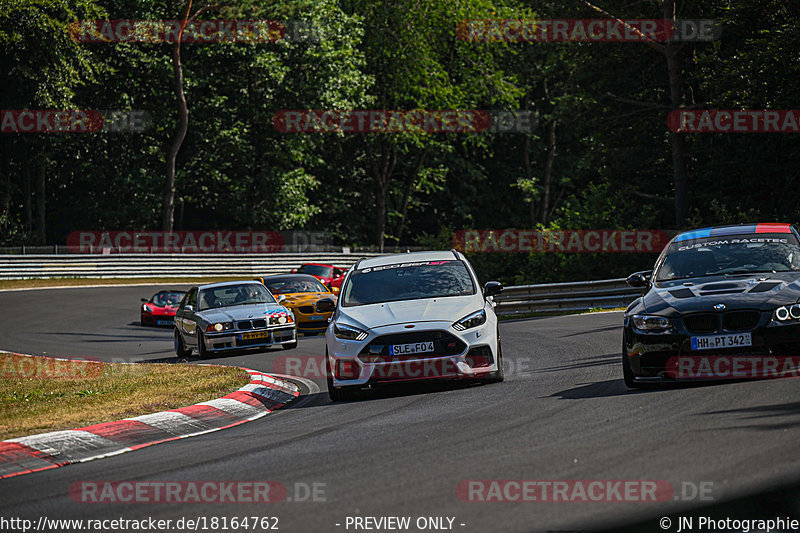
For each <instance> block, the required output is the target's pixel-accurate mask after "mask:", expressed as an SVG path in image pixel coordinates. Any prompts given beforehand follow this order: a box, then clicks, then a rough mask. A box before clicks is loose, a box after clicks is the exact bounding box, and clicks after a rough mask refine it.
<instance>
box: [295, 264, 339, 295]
mask: <svg viewBox="0 0 800 533" xmlns="http://www.w3.org/2000/svg"><path fill="white" fill-rule="evenodd" d="M346 272H347V269H346V268H343V267H335V266H333V265H325V264H323V263H305V264H303V265H302V266H301V267H300V268H296V269H294V270H292V274H311V275H312V276H314V277H315V278H317V279H318V280H320V281H321V282H322V283H324V284H325V285H327V286H328V287H330V288H331V289H333V288H336V289H337V290H336V291H335V292H339V291H338V289H341V288H342V281H344V275H345V273H346Z"/></svg>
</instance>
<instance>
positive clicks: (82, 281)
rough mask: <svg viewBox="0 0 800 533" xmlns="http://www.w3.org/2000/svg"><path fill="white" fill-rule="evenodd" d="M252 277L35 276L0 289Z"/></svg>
mask: <svg viewBox="0 0 800 533" xmlns="http://www.w3.org/2000/svg"><path fill="white" fill-rule="evenodd" d="M242 279H253V278H246V277H242V276H237V277H216V278H215V277H210V278H191V277H188V278H35V279H5V280H0V289H36V288H47V287H82V286H85V285H170V284H172V285H186V284H196V285H201V284H204V283H215V282H217V281H238V280H242Z"/></svg>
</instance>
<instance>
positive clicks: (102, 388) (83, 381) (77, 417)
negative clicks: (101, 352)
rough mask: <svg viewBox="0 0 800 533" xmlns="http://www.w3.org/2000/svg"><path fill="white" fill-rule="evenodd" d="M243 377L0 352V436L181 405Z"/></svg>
mask: <svg viewBox="0 0 800 533" xmlns="http://www.w3.org/2000/svg"><path fill="white" fill-rule="evenodd" d="M249 382H250V376H249V374H248V373H247V372H245V371H243V370H240V369H238V368H230V367H214V366H198V365H184V364H153V363H147V364H132V365H126V364H119V363H101V362H94V361H79V360H70V361H62V360H56V359H51V358H46V357H25V356H19V355H13V354H8V353H0V440H4V439H10V438H14V437H22V436H25V435H33V434H36V433H44V432H47V431H57V430H62V429H74V428H78V427H83V426H88V425H91V424H97V423H100V422H111V421H114V420H119V419H122V418H129V417H133V416H139V415H144V414H148V413H154V412H158V411H164V410H168V409H176V408H178V407H185V406H187V405H192V404H195V403H198V402H204V401H207V400H212V399H214V398H219V397H221V396H225V395H226V394H228V393H230V392H233V391H235V390H236V389H238V388H240V387H241V386H243V385H246V384H247V383H249Z"/></svg>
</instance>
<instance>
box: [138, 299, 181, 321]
mask: <svg viewBox="0 0 800 533" xmlns="http://www.w3.org/2000/svg"><path fill="white" fill-rule="evenodd" d="M184 296H186V291H158V292H157V293H155V294H154V295H153V297H152V298H150V299H149V300H148V299H147V298H142V302H144V303H143V304H142V309H141V311H142V319H141V325H142V326H171V325H172V323H173V321H174V320H175V311H177V309H178V305H180V303H181V300H183V297H184Z"/></svg>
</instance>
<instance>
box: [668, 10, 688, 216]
mask: <svg viewBox="0 0 800 533" xmlns="http://www.w3.org/2000/svg"><path fill="white" fill-rule="evenodd" d="M664 18H665V19H667V20H671V21H673V23H674V22H676V20H677V19H676V12H675V0H664ZM682 46H683V45H682V44H681V43H680V42H668V43H667V44H666V48H665V50H664V53H665V55H666V57H667V72H668V74H669V98H670V103H671V104H672V108H673V109H679V108H680V107H681V105H682V104H683V75H682V72H681V60H680V55H679V53H680V50H681V47H682ZM670 140H671V145H672V177H673V180H674V182H675V225H676V226H677V227H678V228H682V227H683V226H684V225H685V224H686V218H687V217H688V215H689V213H688V211H689V210H688V205H687V203H688V202H687V192H686V189H687V177H686V161H687V157H688V156H687V151H686V136H685V134H683V133H674V132H673V133H671V134H670Z"/></svg>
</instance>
